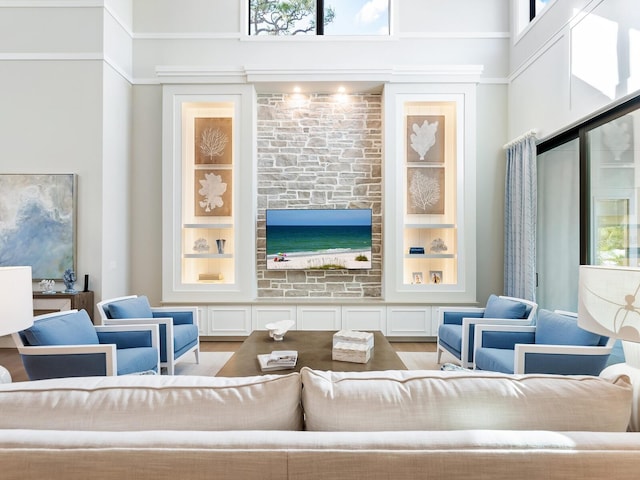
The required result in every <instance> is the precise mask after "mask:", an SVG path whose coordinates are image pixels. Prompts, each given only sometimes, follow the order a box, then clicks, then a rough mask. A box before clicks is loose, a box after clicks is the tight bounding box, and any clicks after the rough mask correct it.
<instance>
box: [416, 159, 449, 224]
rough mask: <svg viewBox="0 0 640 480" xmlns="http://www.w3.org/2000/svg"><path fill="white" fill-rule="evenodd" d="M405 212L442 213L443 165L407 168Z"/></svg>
mask: <svg viewBox="0 0 640 480" xmlns="http://www.w3.org/2000/svg"><path fill="white" fill-rule="evenodd" d="M407 213H408V214H417V215H420V214H437V215H441V214H443V213H444V167H409V168H407Z"/></svg>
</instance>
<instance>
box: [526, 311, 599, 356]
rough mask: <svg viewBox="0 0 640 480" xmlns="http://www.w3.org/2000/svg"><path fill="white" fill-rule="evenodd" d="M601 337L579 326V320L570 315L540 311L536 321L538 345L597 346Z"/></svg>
mask: <svg viewBox="0 0 640 480" xmlns="http://www.w3.org/2000/svg"><path fill="white" fill-rule="evenodd" d="M600 339H601V336H600V335H598V334H597V333H593V332H589V331H587V330H584V329H583V328H580V327H579V326H578V319H577V318H576V317H571V316H568V315H561V314H559V313H555V312H551V311H549V310H544V309H542V310H540V311H539V312H538V319H537V320H536V343H539V344H542V345H581V346H587V347H591V346H595V345H598V344H599V343H600Z"/></svg>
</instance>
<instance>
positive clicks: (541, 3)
mask: <svg viewBox="0 0 640 480" xmlns="http://www.w3.org/2000/svg"><path fill="white" fill-rule="evenodd" d="M551 1H552V0H529V21H531V20H533V19H534V18H536V17H537V16H539V15H540V12H542V10H543V9H544V7H546V6H547V5H548V4H549V3H551Z"/></svg>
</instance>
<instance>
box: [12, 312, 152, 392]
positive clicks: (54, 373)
mask: <svg viewBox="0 0 640 480" xmlns="http://www.w3.org/2000/svg"><path fill="white" fill-rule="evenodd" d="M159 338H160V337H159V333H158V327H157V326H156V325H127V326H102V327H101V326H94V325H93V323H92V322H91V319H90V318H89V315H88V314H87V312H86V311H84V310H80V311H78V310H67V311H62V312H55V313H48V314H46V315H39V316H37V317H35V318H34V323H33V325H32V326H31V327H29V328H27V329H26V330H22V331H21V332H18V333H14V334H13V340H14V342H15V344H16V346H17V347H18V352H19V353H20V355H21V357H22V363H23V364H24V368H25V370H26V372H27V375H28V377H29V379H30V380H42V379H46V378H62V377H90V376H102V375H127V374H132V373H142V372H149V371H154V372H158V371H159V369H160V353H159V352H160V351H159V341H160V340H159Z"/></svg>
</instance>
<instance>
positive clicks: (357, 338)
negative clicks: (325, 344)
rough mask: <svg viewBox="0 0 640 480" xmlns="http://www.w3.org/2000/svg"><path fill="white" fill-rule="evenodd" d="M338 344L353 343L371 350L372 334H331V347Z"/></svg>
mask: <svg viewBox="0 0 640 480" xmlns="http://www.w3.org/2000/svg"><path fill="white" fill-rule="evenodd" d="M338 343H355V344H361V345H366V346H367V347H368V348H373V333H371V332H360V331H358V330H340V331H339V332H337V333H334V334H333V346H334V347H335V346H336V345H337V344H338Z"/></svg>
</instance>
